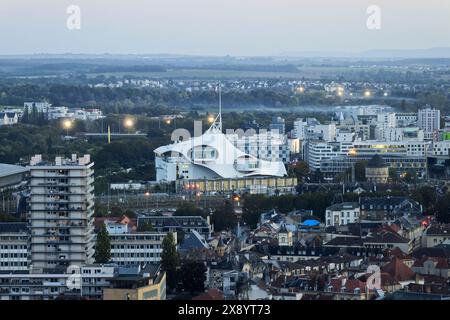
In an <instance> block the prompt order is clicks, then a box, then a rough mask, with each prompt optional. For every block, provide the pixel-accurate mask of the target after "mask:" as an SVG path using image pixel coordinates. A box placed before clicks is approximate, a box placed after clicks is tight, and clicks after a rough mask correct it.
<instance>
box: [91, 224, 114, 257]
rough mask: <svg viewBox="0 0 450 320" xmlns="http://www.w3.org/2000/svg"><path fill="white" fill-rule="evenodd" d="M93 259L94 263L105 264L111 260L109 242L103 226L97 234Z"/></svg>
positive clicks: (106, 231)
mask: <svg viewBox="0 0 450 320" xmlns="http://www.w3.org/2000/svg"><path fill="white" fill-rule="evenodd" d="M94 258H95V262H96V263H107V262H108V261H109V260H110V259H111V241H110V239H109V234H108V230H106V225H104V224H103V226H102V229H101V230H100V232H99V233H98V234H97V243H96V245H95V254H94Z"/></svg>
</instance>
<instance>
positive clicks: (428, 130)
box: [417, 107, 441, 140]
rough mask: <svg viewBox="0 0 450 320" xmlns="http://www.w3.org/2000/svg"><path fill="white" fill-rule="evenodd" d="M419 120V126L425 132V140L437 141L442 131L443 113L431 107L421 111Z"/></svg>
mask: <svg viewBox="0 0 450 320" xmlns="http://www.w3.org/2000/svg"><path fill="white" fill-rule="evenodd" d="M417 118H418V121H417V124H418V126H419V127H420V128H421V129H422V130H423V132H424V135H425V139H428V140H433V139H435V138H436V135H437V133H438V131H439V130H440V129H441V111H440V110H438V109H434V108H430V107H428V108H425V109H420V110H419V112H418V117H417Z"/></svg>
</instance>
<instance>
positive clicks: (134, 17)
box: [0, 0, 450, 55]
mask: <svg viewBox="0 0 450 320" xmlns="http://www.w3.org/2000/svg"><path fill="white" fill-rule="evenodd" d="M72 4H73V5H78V6H79V7H80V9H81V29H80V30H69V29H68V28H67V27H66V20H67V18H68V16H69V15H68V14H67V13H66V9H67V7H68V6H69V5H72ZM369 5H378V6H379V7H380V8H381V10H382V11H381V12H382V20H381V30H376V31H375V30H368V29H367V27H366V20H367V17H368V15H367V14H366V9H367V7H368V6H369ZM449 31H450V1H448V0H427V1H421V0H420V1H419V0H410V1H406V0H340V1H337V0H109V1H106V0H57V1H55V0H33V1H30V0H2V1H1V2H0V54H29V53H67V52H72V53H142V54H143V53H174V54H201V55H226V54H230V55H276V54H279V53H283V52H294V51H349V52H354V51H364V50H370V49H421V48H431V47H450V32H449Z"/></svg>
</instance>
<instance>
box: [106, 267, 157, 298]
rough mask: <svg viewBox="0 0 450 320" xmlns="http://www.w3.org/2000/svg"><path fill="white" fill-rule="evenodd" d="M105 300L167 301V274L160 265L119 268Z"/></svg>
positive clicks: (107, 289)
mask: <svg viewBox="0 0 450 320" xmlns="http://www.w3.org/2000/svg"><path fill="white" fill-rule="evenodd" d="M109 282H110V287H108V288H105V289H104V290H103V300H165V299H166V273H165V272H164V271H162V270H161V266H160V265H146V266H145V267H141V266H139V265H138V266H126V267H119V268H118V270H117V273H116V274H115V276H114V277H113V278H112V279H110V280H109Z"/></svg>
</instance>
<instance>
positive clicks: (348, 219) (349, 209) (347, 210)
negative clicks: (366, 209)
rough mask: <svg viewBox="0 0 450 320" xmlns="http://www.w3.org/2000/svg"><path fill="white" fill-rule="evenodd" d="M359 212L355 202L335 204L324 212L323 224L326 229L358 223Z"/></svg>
mask: <svg viewBox="0 0 450 320" xmlns="http://www.w3.org/2000/svg"><path fill="white" fill-rule="evenodd" d="M359 218H360V210H359V204H358V203H357V202H344V203H337V204H334V205H332V206H330V207H328V208H327V209H326V211H325V224H326V226H327V227H331V226H340V225H345V224H349V223H354V222H357V221H359Z"/></svg>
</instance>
